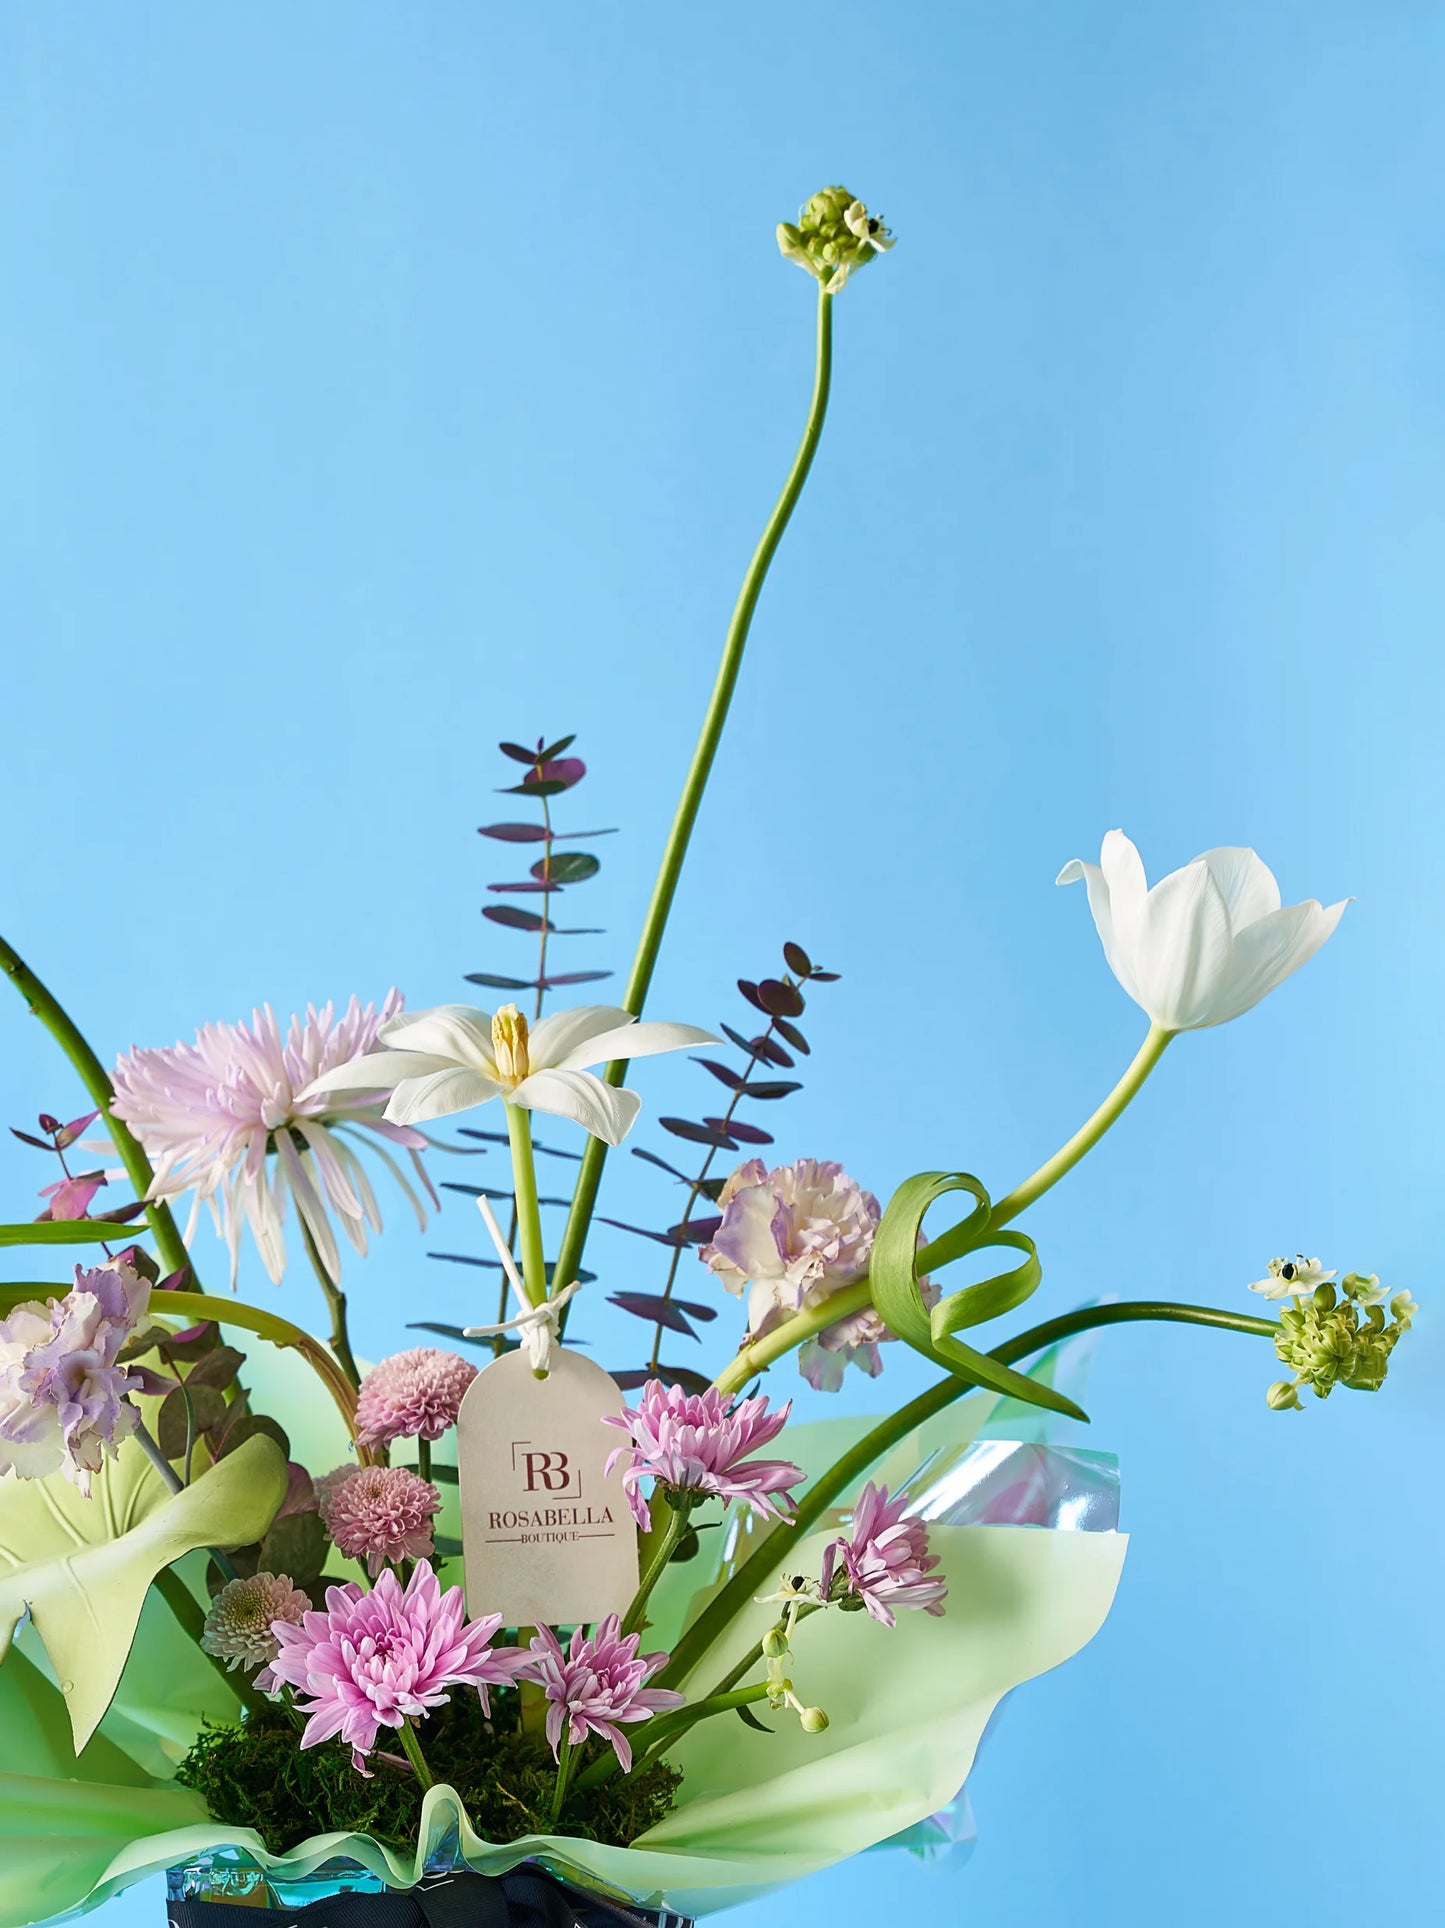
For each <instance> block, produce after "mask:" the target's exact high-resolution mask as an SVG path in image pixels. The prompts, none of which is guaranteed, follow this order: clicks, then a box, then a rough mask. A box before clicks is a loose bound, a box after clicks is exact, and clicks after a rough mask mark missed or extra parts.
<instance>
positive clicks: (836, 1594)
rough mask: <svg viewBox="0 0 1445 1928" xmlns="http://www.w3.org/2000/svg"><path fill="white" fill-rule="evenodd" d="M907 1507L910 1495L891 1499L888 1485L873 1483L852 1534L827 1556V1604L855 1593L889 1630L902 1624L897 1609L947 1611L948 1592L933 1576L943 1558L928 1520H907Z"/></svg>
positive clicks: (862, 1497) (857, 1509) (865, 1491)
mask: <svg viewBox="0 0 1445 1928" xmlns="http://www.w3.org/2000/svg"><path fill="white" fill-rule="evenodd" d="M907 1507H908V1500H907V1497H906V1495H904V1494H902V1493H900V1494H899V1495H898V1497H897V1498H896V1499H891V1500H890V1499H889V1497H888V1488H887V1487H886V1486H875V1485H874V1484H873V1482H872V1480H869V1482H868V1484H867V1485H866V1486H865V1487H864V1488H863V1491H862V1492H861V1493H860V1494H859V1495H858V1503H857V1505H856V1506H855V1507H854V1508H853V1531H852V1533H851V1534H850V1535H847V1536H845V1537H844V1538H842V1539H837V1540H834V1541H833V1542H832V1543H831V1544H830V1545H829V1546H828V1548H827V1550H826V1551H825V1552H824V1554H823V1578H822V1583H821V1584H822V1593H823V1598H824V1599H825V1600H827V1599H844V1598H846V1597H847V1596H849V1595H852V1596H853V1597H854V1598H855V1599H858V1600H861V1601H862V1603H863V1605H864V1606H865V1607H866V1608H867V1609H868V1611H869V1613H870V1614H871V1615H872V1617H873V1618H874V1619H875V1620H881V1621H882V1623H883V1625H884V1626H885V1627H892V1626H895V1625H896V1624H897V1616H896V1615H895V1613H894V1611H893V1610H894V1608H895V1607H913V1608H921V1609H922V1610H923V1611H924V1612H925V1613H932V1614H941V1613H942V1612H943V1601H944V1598H945V1596H946V1594H947V1592H948V1588H947V1587H946V1586H945V1585H944V1583H943V1581H942V1580H930V1579H929V1577H928V1576H929V1574H931V1573H932V1572H933V1570H934V1568H935V1567H937V1566H938V1564H939V1560H938V1555H937V1554H936V1553H930V1552H929V1550H928V1528H927V1526H926V1525H925V1524H924V1522H923V1521H922V1520H918V1519H913V1520H910V1519H905V1518H904V1514H905V1512H906V1511H907Z"/></svg>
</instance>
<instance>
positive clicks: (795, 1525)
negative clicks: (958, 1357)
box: [657, 1294, 1279, 1687]
mask: <svg viewBox="0 0 1445 1928" xmlns="http://www.w3.org/2000/svg"><path fill="white" fill-rule="evenodd" d="M839 1297H840V1298H841V1294H840V1295H839ZM833 1303H834V1304H835V1305H836V1304H837V1303H838V1300H834V1301H833ZM1136 1319H1151V1320H1162V1321H1165V1322H1169V1323H1177V1324H1181V1325H1200V1326H1215V1327H1217V1328H1219V1329H1220V1330H1221V1331H1225V1332H1246V1333H1251V1334H1255V1335H1257V1336H1258V1337H1260V1338H1263V1339H1272V1338H1273V1337H1274V1336H1275V1334H1276V1333H1277V1332H1278V1331H1279V1326H1278V1325H1277V1324H1276V1322H1275V1321H1274V1320H1273V1319H1256V1318H1252V1317H1251V1316H1250V1315H1249V1314H1247V1313H1243V1312H1219V1311H1215V1310H1214V1309H1213V1308H1212V1307H1210V1306H1203V1305H1173V1304H1169V1303H1167V1302H1165V1301H1161V1300H1147V1299H1133V1300H1124V1301H1123V1302H1122V1303H1120V1304H1117V1305H1090V1306H1083V1307H1081V1308H1080V1309H1079V1310H1078V1311H1077V1312H1065V1313H1063V1314H1062V1315H1061V1316H1060V1317H1059V1318H1057V1319H1047V1320H1045V1321H1044V1323H1043V1324H1042V1325H1036V1326H1031V1327H1030V1328H1029V1329H1028V1331H1026V1332H1020V1333H1019V1334H1017V1336H1016V1337H1014V1338H1012V1339H1007V1340H1005V1341H1004V1343H1003V1344H1002V1345H999V1346H995V1347H994V1349H993V1351H992V1352H991V1353H990V1354H989V1357H990V1358H991V1359H997V1360H998V1361H999V1363H1000V1364H1001V1365H1005V1366H1012V1365H1017V1363H1018V1362H1019V1361H1020V1360H1021V1359H1027V1358H1028V1357H1029V1356H1030V1355H1031V1354H1032V1353H1035V1352H1042V1351H1044V1350H1045V1349H1046V1348H1047V1347H1049V1346H1052V1345H1057V1344H1058V1343H1059V1341H1060V1340H1061V1339H1069V1338H1072V1337H1073V1336H1074V1334H1075V1333H1078V1332H1088V1331H1091V1330H1092V1329H1093V1328H1094V1327H1095V1326H1106V1325H1122V1324H1125V1323H1126V1322H1129V1321H1132V1320H1136ZM976 1390H977V1388H976V1387H974V1386H973V1385H972V1384H971V1383H970V1382H969V1381H968V1380H965V1379H960V1378H957V1377H954V1376H952V1375H950V1377H949V1378H947V1379H943V1380H940V1381H939V1383H938V1384H937V1385H935V1386H931V1387H930V1388H929V1390H928V1391H927V1392H925V1393H920V1394H919V1396H918V1398H917V1399H913V1400H910V1401H909V1403H908V1404H907V1405H906V1406H904V1407H903V1408H902V1409H901V1410H900V1411H898V1412H896V1413H894V1414H892V1415H891V1416H890V1417H889V1418H887V1419H885V1420H884V1421H883V1422H882V1424H881V1425H878V1426H875V1427H874V1429H873V1431H872V1432H871V1433H868V1434H866V1435H865V1436H864V1437H863V1438H862V1439H861V1440H859V1442H858V1444H857V1445H856V1446H854V1447H853V1448H852V1449H851V1451H849V1452H846V1453H844V1455H843V1457H842V1458H841V1459H839V1460H838V1461H836V1462H835V1464H834V1465H833V1466H831V1467H830V1468H829V1469H828V1471H827V1472H826V1473H823V1474H822V1475H820V1477H819V1478H818V1479H816V1480H815V1481H814V1482H813V1484H812V1485H811V1486H810V1487H809V1488H808V1490H807V1492H806V1493H805V1494H804V1495H803V1497H802V1499H801V1500H799V1502H798V1508H797V1512H796V1513H795V1515H794V1516H793V1519H792V1520H791V1521H789V1522H788V1523H786V1524H784V1525H781V1526H775V1527H774V1528H773V1530H772V1532H771V1533H769V1534H768V1535H767V1537H766V1538H765V1539H763V1540H762V1541H761V1542H760V1543H759V1545H758V1546H757V1547H755V1548H754V1550H753V1552H752V1553H751V1554H749V1556H748V1557H747V1559H746V1560H745V1561H744V1562H743V1564H742V1565H741V1566H740V1567H739V1568H738V1570H737V1572H736V1573H735V1574H734V1575H733V1577H732V1578H731V1579H730V1580H729V1581H728V1582H727V1583H726V1585H724V1586H723V1587H721V1588H720V1589H719V1591H718V1592H717V1593H716V1594H715V1595H714V1596H713V1598H712V1600H711V1601H709V1603H708V1605H707V1606H706V1607H705V1608H704V1609H703V1611H702V1612H701V1613H700V1614H699V1615H698V1617H697V1619H696V1620H694V1621H693V1623H692V1625H691V1626H690V1627H689V1628H688V1629H687V1631H686V1632H685V1633H684V1634H683V1636H682V1638H681V1639H680V1640H679V1641H678V1643H677V1645H676V1646H675V1647H674V1648H673V1651H672V1659H671V1660H670V1661H669V1662H668V1664H667V1666H666V1667H664V1668H663V1670H662V1672H661V1673H660V1674H659V1675H658V1681H657V1684H658V1685H659V1686H660V1687H677V1686H679V1685H680V1684H681V1683H682V1682H683V1681H685V1680H686V1679H687V1677H688V1675H689V1674H690V1673H691V1672H692V1670H693V1669H694V1668H695V1667H696V1666H697V1664H698V1662H699V1661H700V1660H701V1659H702V1658H703V1656H704V1655H705V1654H706V1653H707V1652H708V1651H709V1649H710V1648H711V1647H712V1646H714V1645H715V1643H716V1642H717V1640H718V1639H719V1638H720V1636H721V1635H722V1633H723V1632H724V1630H725V1629H726V1628H727V1626H728V1625H729V1623H730V1622H731V1621H732V1620H733V1619H734V1618H735V1617H736V1615H737V1614H738V1613H740V1612H741V1610H742V1609H743V1608H744V1607H745V1606H746V1605H747V1604H748V1602H749V1601H750V1600H751V1599H752V1597H753V1595H754V1594H755V1593H757V1592H759V1591H760V1590H761V1589H762V1588H763V1587H764V1586H765V1585H766V1583H767V1582H768V1580H770V1579H771V1578H772V1576H773V1574H774V1573H776V1572H777V1571H778V1569H779V1568H780V1567H782V1566H784V1565H785V1564H786V1562H787V1556H788V1552H789V1549H790V1548H791V1547H792V1546H794V1545H795V1544H796V1542H797V1541H798V1540H799V1539H800V1538H801V1537H802V1535H803V1534H805V1533H806V1532H807V1531H808V1530H809V1529H810V1528H811V1527H812V1526H813V1524H814V1523H815V1522H816V1521H817V1520H818V1519H819V1518H820V1517H821V1516H822V1514H823V1513H824V1512H825V1511H826V1510H827V1508H828V1507H829V1506H831V1505H832V1503H833V1501H834V1500H835V1499H837V1498H838V1496H839V1494H841V1493H844V1492H846V1491H847V1489H848V1487H849V1486H851V1485H852V1483H853V1482H854V1480H856V1479H859V1478H861V1476H862V1475H863V1474H864V1473H866V1472H867V1470H868V1468H869V1467H870V1466H871V1465H873V1463H874V1462H875V1461H876V1460H878V1459H881V1458H882V1457H883V1455H884V1454H885V1453H886V1452H889V1451H890V1450H891V1449H892V1448H893V1447H894V1446H896V1445H897V1444H898V1442H899V1441H900V1440H902V1439H905V1438H907V1436H908V1434H909V1433H910V1432H912V1431H913V1430H914V1428H915V1427H918V1426H921V1425H922V1424H923V1422H924V1421H925V1420H927V1419H932V1418H933V1416H934V1415H935V1414H936V1413H941V1412H943V1411H944V1409H945V1408H946V1407H948V1406H950V1405H952V1403H953V1401H954V1400H955V1399H958V1398H961V1397H962V1395H963V1394H964V1393H967V1392H973V1391H976Z"/></svg>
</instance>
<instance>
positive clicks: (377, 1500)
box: [316, 1466, 442, 1578]
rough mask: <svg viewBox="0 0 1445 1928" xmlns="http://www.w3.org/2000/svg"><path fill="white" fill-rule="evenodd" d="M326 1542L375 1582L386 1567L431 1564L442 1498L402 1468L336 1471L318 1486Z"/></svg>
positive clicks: (344, 1468)
mask: <svg viewBox="0 0 1445 1928" xmlns="http://www.w3.org/2000/svg"><path fill="white" fill-rule="evenodd" d="M316 1499H317V1503H318V1506H319V1508H320V1512H321V1524H322V1525H323V1526H324V1527H325V1528H326V1534H327V1538H328V1539H329V1540H330V1541H331V1543H332V1545H333V1546H334V1547H335V1548H336V1549H337V1551H338V1552H339V1553H344V1554H345V1555H346V1556H347V1558H348V1559H352V1560H365V1562H366V1566H367V1571H368V1572H369V1573H370V1574H371V1575H372V1576H373V1578H374V1577H375V1576H376V1575H377V1574H378V1573H380V1572H381V1570H382V1568H383V1567H384V1566H386V1565H387V1564H388V1562H395V1561H400V1560H429V1559H430V1558H431V1556H432V1552H433V1550H434V1549H433V1546H432V1524H431V1523H432V1521H433V1520H434V1519H435V1517H436V1515H437V1513H438V1512H439V1511H440V1510H441V1503H442V1499H441V1494H440V1493H438V1491H437V1489H436V1488H435V1487H434V1486H433V1485H432V1483H431V1481H430V1480H426V1479H422V1478H421V1477H420V1475H419V1474H417V1473H412V1472H408V1470H407V1469H406V1467H404V1466H338V1467H337V1469H336V1471H335V1472H334V1473H328V1474H326V1476H325V1478H324V1479H319V1480H317V1482H316Z"/></svg>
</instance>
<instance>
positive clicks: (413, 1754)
mask: <svg viewBox="0 0 1445 1928" xmlns="http://www.w3.org/2000/svg"><path fill="white" fill-rule="evenodd" d="M397 1731H398V1734H399V1736H400V1739H401V1744H402V1746H403V1748H405V1750H406V1758H407V1759H408V1760H409V1761H410V1762H411V1764H412V1766H413V1767H414V1768H415V1769H416V1778H417V1779H418V1780H419V1781H420V1782H421V1788H422V1793H423V1794H425V1793H426V1791H427V1789H428V1788H432V1787H435V1786H436V1782H435V1781H434V1780H433V1779H432V1771H431V1769H430V1768H429V1767H428V1766H427V1764H426V1756H425V1754H423V1753H422V1751H421V1742H420V1741H419V1740H418V1739H417V1737H416V1729H415V1727H413V1726H412V1723H411V1716H410V1715H409V1714H404V1715H403V1716H402V1721H401V1726H400V1728H399V1729H398V1730H397Z"/></svg>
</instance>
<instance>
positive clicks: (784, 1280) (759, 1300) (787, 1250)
mask: <svg viewBox="0 0 1445 1928" xmlns="http://www.w3.org/2000/svg"><path fill="white" fill-rule="evenodd" d="M718 1204H719V1207H720V1208H721V1213H722V1223H721V1224H720V1225H719V1227H718V1229H717V1231H716V1232H715V1233H714V1234H713V1237H712V1242H711V1243H710V1244H709V1245H706V1246H704V1247H703V1248H702V1251H701V1253H700V1254H699V1256H700V1257H701V1259H702V1261H703V1263H704V1264H705V1265H707V1266H708V1267H709V1268H710V1269H711V1270H712V1271H714V1272H715V1273H716V1274H717V1276H718V1277H719V1279H720V1280H721V1281H722V1283H723V1284H724V1285H725V1286H726V1287H727V1289H728V1290H729V1291H730V1292H737V1293H740V1292H741V1291H742V1289H743V1286H744V1285H745V1284H748V1283H751V1285H752V1287H753V1291H752V1293H751V1295H750V1318H749V1326H750V1330H751V1331H752V1332H753V1333H754V1334H756V1332H757V1330H758V1316H757V1315H758V1313H759V1311H760V1310H761V1309H762V1307H763V1306H764V1305H766V1304H767V1303H772V1304H774V1305H776V1306H777V1307H778V1308H779V1310H781V1311H784V1312H796V1311H797V1310H798V1309H799V1308H800V1307H801V1306H802V1305H803V1304H804V1303H805V1302H806V1303H808V1304H816V1303H818V1302H819V1300H820V1299H821V1298H822V1297H824V1296H826V1295H827V1294H828V1293H829V1292H833V1291H837V1290H839V1289H840V1288H841V1287H843V1286H845V1285H852V1284H853V1283H854V1282H855V1281H856V1280H858V1279H861V1278H862V1277H863V1275H864V1273H865V1272H866V1271H867V1270H868V1255H869V1253H870V1251H871V1250H872V1246H873V1238H874V1234H875V1233H876V1231H877V1229H878V1220H879V1217H880V1216H881V1213H880V1209H879V1205H878V1200H877V1199H876V1198H875V1197H874V1196H873V1194H872V1193H871V1192H866V1191H864V1190H863V1188H862V1187H861V1186H860V1185H858V1184H857V1183H856V1182H855V1181H854V1180H853V1179H852V1178H850V1177H849V1176H848V1174H847V1172H845V1171H844V1169H843V1167H842V1166H841V1165H839V1164H836V1163H834V1162H833V1161H831V1160H828V1159H819V1158H799V1159H797V1160H795V1162H794V1163H793V1164H791V1165H778V1166H776V1167H775V1168H774V1169H773V1170H772V1171H768V1170H766V1169H765V1168H764V1166H763V1162H762V1160H761V1159H759V1158H752V1159H749V1160H748V1161H747V1163H746V1164H745V1165H742V1166H740V1167H739V1168H738V1170H737V1171H736V1172H734V1173H733V1175H732V1177H731V1178H730V1179H729V1180H728V1181H727V1184H726V1185H725V1186H724V1187H723V1190H722V1192H721V1193H720V1195H719V1198H718Z"/></svg>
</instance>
